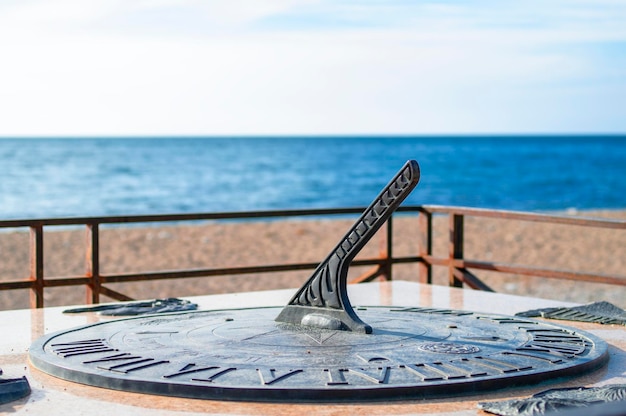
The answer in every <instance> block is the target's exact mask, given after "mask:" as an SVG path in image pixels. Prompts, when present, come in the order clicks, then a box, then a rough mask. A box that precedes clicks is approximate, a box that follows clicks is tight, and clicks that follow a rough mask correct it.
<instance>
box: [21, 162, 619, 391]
mask: <svg viewBox="0 0 626 416" xmlns="http://www.w3.org/2000/svg"><path fill="white" fill-rule="evenodd" d="M418 181H419V167H418V164H417V162H415V161H408V162H407V163H406V164H405V165H404V166H403V167H402V169H401V170H400V171H399V172H398V173H397V174H396V176H395V177H394V178H393V179H392V180H391V182H390V183H389V184H388V185H387V186H386V187H385V188H384V189H383V190H382V191H381V193H380V194H379V195H378V196H377V197H376V198H375V199H374V201H373V202H372V203H371V205H370V206H369V207H368V208H367V209H366V210H365V211H364V212H363V214H362V215H361V217H360V218H359V219H358V220H357V221H356V222H355V224H354V225H353V226H352V228H351V229H350V230H349V231H348V232H347V233H346V235H345V237H344V238H343V239H342V240H341V241H340V242H339V243H338V244H337V246H336V247H335V248H334V249H333V250H332V251H331V252H330V254H329V255H328V257H327V258H326V259H325V260H324V261H322V262H321V263H320V265H319V266H318V267H317V269H316V270H315V271H314V272H313V274H312V276H311V277H310V279H309V280H308V281H307V282H306V283H305V284H304V285H303V286H302V287H301V288H300V289H299V290H298V291H297V292H296V293H295V294H294V296H293V298H292V299H291V300H290V301H289V303H288V304H287V305H286V306H283V307H264V308H233V309H221V310H207V311H186V312H175V313H166V314H159V315H148V316H140V317H134V318H126V319H120V320H115V321H107V322H100V323H96V324H91V325H86V326H82V327H78V328H75V329H71V330H65V331H61V332H57V333H54V334H49V335H46V336H44V337H42V338H40V339H39V340H37V341H35V342H34V343H33V345H32V346H31V349H30V359H31V362H32V364H33V365H34V366H35V367H37V368H39V369H40V370H42V371H44V372H47V373H49V374H52V375H53V376H56V377H60V378H62V379H66V380H70V381H73V382H78V383H83V384H88V385H92V386H98V387H104V388H110V389H116V390H124V391H132V392H139V393H148V394H158V395H168V396H179V397H189V398H201V399H214V400H242V401H274V402H298V401H299V402H324V401H325V402H337V401H361V402H362V401H368V400H390V399H403V400H406V399H424V398H430V397H441V396H454V395H460V394H471V393H476V392H484V391H491V390H494V389H500V388H505V387H513V386H519V385H524V384H532V383H537V382H545V381H547V380H549V379H557V378H561V377H564V376H572V375H580V374H582V373H584V372H587V371H591V370H593V369H596V368H598V367H600V366H602V365H604V364H605V363H606V361H607V360H608V353H607V345H606V343H605V342H604V341H602V340H601V339H599V338H597V337H595V336H593V335H592V334H589V333H586V332H584V331H579V330H577V329H571V328H568V327H564V326H560V325H557V324H553V323H545V322H543V321H539V320H534V319H530V318H520V317H511V316H503V315H497V314H491V313H476V312H468V311H462V310H451V309H435V308H425V307H413V306H411V307H387V306H355V307H353V306H352V305H351V303H350V300H349V298H348V292H347V288H346V280H347V272H348V267H349V265H350V262H351V260H352V259H353V258H354V257H355V256H356V254H357V253H358V252H359V250H361V248H362V247H363V246H364V245H365V244H366V243H367V242H368V241H369V240H370V239H371V237H372V236H373V235H374V234H375V232H376V231H377V230H378V229H379V228H380V227H381V226H382V224H384V222H385V221H386V220H387V219H388V218H389V216H390V215H391V214H392V213H393V211H394V210H395V209H396V208H397V207H398V206H399V205H400V203H401V202H402V201H403V200H404V199H405V198H406V196H407V195H408V194H409V193H410V192H411V191H412V190H413V188H414V187H415V186H416V185H417V183H418Z"/></svg>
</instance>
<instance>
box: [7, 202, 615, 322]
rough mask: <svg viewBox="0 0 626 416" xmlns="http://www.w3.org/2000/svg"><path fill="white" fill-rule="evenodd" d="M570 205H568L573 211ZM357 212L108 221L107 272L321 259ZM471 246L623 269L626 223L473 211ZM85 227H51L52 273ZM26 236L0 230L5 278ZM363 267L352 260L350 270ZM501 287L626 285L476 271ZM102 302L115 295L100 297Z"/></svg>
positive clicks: (156, 291)
mask: <svg viewBox="0 0 626 416" xmlns="http://www.w3.org/2000/svg"><path fill="white" fill-rule="evenodd" d="M570 214H571V213H570ZM576 215H582V216H585V217H598V218H614V219H624V220H626V211H586V212H578V213H576ZM353 221H354V219H340V220H298V221H295V220H293V221H292V220H284V221H271V222H245V223H223V222H221V223H220V222H204V223H194V224H193V225H166V226H159V227H155V226H145V227H137V226H135V227H117V228H106V227H103V229H102V231H101V243H100V244H101V254H100V257H101V272H102V273H103V274H113V273H135V272H147V271H162V270H177V269H193V268H214V267H226V266H253V265H268V264H278V263H303V262H313V263H317V262H320V261H321V260H323V259H324V258H325V257H326V255H327V254H328V253H329V252H330V250H331V249H332V248H333V247H334V246H335V244H336V243H337V242H338V241H339V239H340V238H341V237H342V236H343V235H344V233H345V232H346V231H347V230H348V229H349V227H350V226H351V224H352V222H353ZM446 221H447V217H436V218H435V229H434V233H433V234H434V239H435V244H434V254H435V255H438V256H446V254H447V241H446V239H447V237H446V234H447V229H446V226H447V222H446ZM394 224H395V226H394V236H393V242H394V254H395V255H396V256H409V255H415V254H416V253H417V242H416V238H415V235H417V234H418V228H417V222H416V220H415V218H410V217H399V218H396V220H395V222H394ZM465 224H466V225H465V226H466V228H465V256H466V258H468V259H474V260H487V261H497V262H505V263H516V264H520V265H527V266H536V267H549V268H555V269H564V270H572V271H580V272H591V273H602V274H607V275H613V276H624V279H625V280H626V231H624V230H608V229H594V228H588V227H577V226H564V225H552V224H541V223H530V222H521V221H514V220H500V219H477V218H467V219H466V222H465ZM382 235H383V233H381V232H379V233H378V235H376V236H375V237H374V238H373V239H372V240H371V241H370V243H369V244H368V245H367V246H366V247H365V248H364V249H363V250H362V252H361V255H360V257H373V256H376V254H377V253H378V252H379V250H380V248H381V247H382V246H383V245H384V238H383V237H382ZM84 240H85V233H84V230H83V229H82V228H77V229H61V230H59V229H56V230H55V228H54V227H48V228H46V234H45V250H44V254H45V256H44V265H45V269H44V270H45V275H46V277H61V276H80V275H82V274H83V273H84V268H85V265H84V258H85V241H84ZM28 250H29V236H28V232H27V231H25V230H24V229H21V230H3V232H0V281H7V280H17V279H24V278H26V277H27V276H28V274H29V253H28ZM366 270H367V268H356V267H352V268H351V269H350V273H351V276H356V275H358V274H361V273H362V272H364V271H366ZM310 273H311V271H307V270H305V271H297V272H283V273H272V274H249V275H243V276H237V277H233V276H216V277H204V278H188V279H176V280H164V281H151V282H150V281H149V282H141V283H137V282H135V283H123V284H109V285H108V286H109V287H111V288H112V289H114V290H117V291H120V292H122V293H124V294H126V295H128V296H131V297H133V298H135V299H151V298H163V297H186V296H196V295H208V294H217V293H228V292H239V291H254V290H266V289H279V288H296V287H299V286H301V285H302V283H303V282H304V281H305V280H306V279H307V278H308V277H309V275H310ZM475 273H476V275H477V276H478V277H480V278H481V279H482V280H484V281H485V282H486V283H487V284H488V285H490V286H491V287H492V288H493V289H495V290H496V291H497V292H503V293H510V294H519V295H529V296H535V297H541V298H547V299H557V300H564V301H573V302H579V303H588V302H593V301H599V300H605V301H609V302H612V303H614V304H615V305H618V306H620V307H622V308H626V286H613V285H604V284H597V283H586V282H585V283H577V282H570V281H563V280H557V279H542V278H535V277H524V276H512V275H504V274H499V273H493V272H484V271H476V272H475ZM393 277H394V279H401V280H409V281H417V280H418V276H417V267H416V266H415V265H397V266H395V267H394V276H393ZM446 279H447V271H446V270H445V269H444V268H442V267H435V268H434V283H435V284H446ZM84 299H85V291H84V289H83V288H82V287H80V286H73V287H61V288H47V289H46V292H45V305H46V306H59V305H72V304H82V303H84V302H85V300H84ZM102 301H103V302H106V301H111V299H109V298H106V297H103V298H102ZM28 306H29V294H28V290H11V291H2V292H0V310H7V309H18V308H28Z"/></svg>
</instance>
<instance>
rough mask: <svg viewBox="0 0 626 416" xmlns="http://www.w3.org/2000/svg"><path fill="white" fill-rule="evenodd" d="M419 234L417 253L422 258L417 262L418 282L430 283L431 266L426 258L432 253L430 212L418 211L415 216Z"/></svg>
mask: <svg viewBox="0 0 626 416" xmlns="http://www.w3.org/2000/svg"><path fill="white" fill-rule="evenodd" d="M417 221H418V227H419V236H418V238H417V243H418V250H419V253H418V255H419V256H420V257H421V258H422V260H421V261H420V262H419V263H418V265H417V267H418V269H417V270H418V276H419V281H420V283H426V284H432V282H433V267H432V265H431V264H430V263H429V262H428V260H426V258H427V257H428V256H430V255H432V253H433V221H432V214H431V213H430V212H427V211H420V212H419V214H418V217H417Z"/></svg>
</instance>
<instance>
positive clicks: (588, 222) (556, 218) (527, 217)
mask: <svg viewBox="0 0 626 416" xmlns="http://www.w3.org/2000/svg"><path fill="white" fill-rule="evenodd" d="M420 210H422V211H425V212H430V213H439V214H458V215H468V216H473V217H484V218H500V219H507V220H523V221H532V222H548V223H553V224H565V225H580V226H587V227H599V228H613V229H623V230H626V221H624V220H614V219H600V218H588V217H571V216H566V215H554V214H539V213H532V212H521V211H504V210H495V209H484V208H468V207H449V206H440V205H423V206H422V207H421V208H420Z"/></svg>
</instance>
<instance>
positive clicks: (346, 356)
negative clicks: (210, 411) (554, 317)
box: [30, 306, 608, 402]
mask: <svg viewBox="0 0 626 416" xmlns="http://www.w3.org/2000/svg"><path fill="white" fill-rule="evenodd" d="M355 310H356V311H357V312H358V314H359V316H360V317H362V318H363V319H364V320H366V321H367V322H368V323H369V324H371V326H372V328H373V331H372V333H371V334H366V333H362V332H352V331H341V330H333V329H323V328H313V327H307V326H302V325H293V324H286V323H281V322H276V321H274V318H275V317H276V315H277V314H278V313H279V312H280V311H281V308H252V309H226V310H215V311H194V312H181V313H171V314H164V315H159V316H156V315H153V316H144V317H137V318H130V319H122V320H117V321H109V322H102V323H97V324H92V325H87V326H83V327H79V328H76V329H73V330H68V331H62V332H59V333H55V334H51V335H47V336H45V337H43V338H41V339H39V340H38V341H36V342H35V343H34V344H33V345H32V347H31V349H30V358H31V361H32V363H33V365H34V366H35V367H37V368H39V369H41V370H43V371H44V372H47V373H49V374H52V375H54V376H57V377H60V378H62V379H65V380H70V381H74V382H78V383H83V384H88V385H92V386H97V387H104V388H110V389H116V390H124V391H132V392H140V393H149V394H158V395H167V396H178V397H188V398H200V399H214V400H238V401H273V402H312V401H314V402H338V401H361V402H362V401H374V400H393V399H403V400H406V399H424V398H431V397H442V396H458V395H463V394H473V393H479V392H485V391H492V390H496V389H501V388H509V387H514V386H521V385H524V384H533V383H537V382H546V381H549V380H550V379H553V380H554V379H557V378H561V377H566V376H573V375H581V374H582V373H584V372H587V371H591V370H593V369H595V368H598V367H600V366H602V365H603V364H604V363H605V362H606V361H607V359H608V353H607V345H606V343H605V342H604V341H602V340H600V339H599V338H597V337H595V336H593V335H591V334H588V333H585V332H583V331H579V330H575V329H570V328H566V327H563V326H560V325H556V324H552V323H545V322H542V321H536V320H533V319H528V318H518V317H509V316H501V315H493V314H483V313H473V312H466V311H456V310H449V309H432V308H419V307H411V308H402V307H380V306H375V307H357V308H355Z"/></svg>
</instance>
